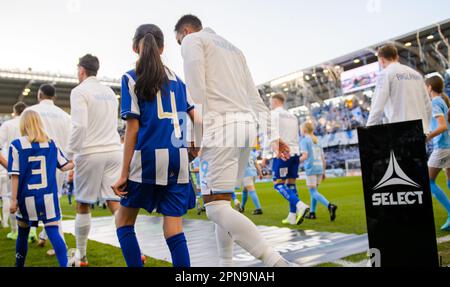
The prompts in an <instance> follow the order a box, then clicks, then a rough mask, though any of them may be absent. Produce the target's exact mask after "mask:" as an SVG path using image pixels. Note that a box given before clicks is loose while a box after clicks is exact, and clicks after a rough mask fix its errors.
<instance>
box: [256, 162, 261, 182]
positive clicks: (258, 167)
mask: <svg viewBox="0 0 450 287" xmlns="http://www.w3.org/2000/svg"><path fill="white" fill-rule="evenodd" d="M255 167H256V171H257V172H258V177H259V179H262V178H263V173H262V167H261V165H260V164H259V163H258V161H257V160H255Z"/></svg>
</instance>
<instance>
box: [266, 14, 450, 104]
mask: <svg viewBox="0 0 450 287" xmlns="http://www.w3.org/2000/svg"><path fill="white" fill-rule="evenodd" d="M449 38H450V19H447V20H445V21H443V22H440V23H437V24H434V25H431V26H428V27H425V28H422V29H419V30H417V31H414V32H411V33H408V34H405V35H402V36H400V37H397V38H394V39H390V40H386V41H384V42H382V43H378V44H375V45H372V46H370V47H367V48H364V49H361V50H358V51H356V52H353V53H350V54H347V55H344V56H342V57H339V58H336V59H333V60H330V61H327V62H324V63H321V64H318V65H316V66H313V67H309V68H305V69H303V70H300V71H297V72H295V73H292V74H289V75H286V76H283V77H280V78H277V79H274V80H272V81H270V82H267V83H264V84H262V85H260V86H258V89H259V92H260V94H261V95H262V96H263V98H264V100H265V101H267V100H268V97H269V96H270V95H271V94H273V93H275V92H284V93H285V94H286V95H287V98H288V101H287V105H288V108H293V107H299V106H304V105H308V104H310V103H313V102H321V101H324V100H326V99H330V98H335V97H339V96H342V95H343V93H342V89H341V82H340V75H341V73H342V72H343V71H348V70H351V69H354V68H358V67H361V66H364V65H366V64H371V63H374V62H376V61H377V56H376V51H377V48H378V47H380V46H382V45H383V44H386V43H393V44H395V45H396V46H397V48H398V50H399V54H400V61H401V62H402V63H404V64H407V65H409V66H411V67H413V68H414V69H416V70H418V71H419V72H420V73H422V74H423V75H427V74H429V73H432V72H439V73H443V72H444V71H445V70H446V69H449V68H450V66H449V62H450V48H449Z"/></svg>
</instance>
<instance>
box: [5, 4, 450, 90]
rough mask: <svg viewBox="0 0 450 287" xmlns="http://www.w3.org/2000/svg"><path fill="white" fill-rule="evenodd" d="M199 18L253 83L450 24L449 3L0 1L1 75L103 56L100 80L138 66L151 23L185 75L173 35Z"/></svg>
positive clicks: (60, 68) (65, 67) (72, 66)
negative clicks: (226, 43)
mask: <svg viewBox="0 0 450 287" xmlns="http://www.w3.org/2000/svg"><path fill="white" fill-rule="evenodd" d="M186 13H193V14H196V15H197V16H199V17H200V18H201V19H202V21H203V23H204V26H208V27H211V28H213V29H214V30H216V32H217V33H219V34H221V35H222V36H224V37H226V38H228V39H229V40H230V41H232V42H233V43H234V44H235V45H236V46H238V47H239V48H240V49H242V50H243V51H244V53H245V54H246V56H247V60H248V63H249V66H250V69H251V71H252V73H253V76H254V78H255V82H256V83H262V82H265V81H268V80H271V79H273V78H276V77H279V76H282V75H285V74H288V73H290V72H294V71H296V70H299V69H301V68H304V67H308V66H311V65H314V64H318V63H320V62H323V61H325V60H329V59H331V58H334V57H337V56H341V55H343V54H346V53H349V52H352V51H354V50H357V49H360V48H364V47H366V46H369V45H372V44H375V43H377V42H380V41H383V40H386V39H389V38H392V37H396V36H398V35H401V34H404V33H407V32H411V31H414V30H415V29H418V28H421V27H424V26H428V25H431V24H433V23H435V22H439V21H442V20H445V19H447V18H450V1H448V0H428V1H423V0H409V1H408V0H342V1H336V0H315V1H310V0H278V1H277V0H260V1H257V0H227V1H225V0H221V1H218V0H209V1H208V0H191V1H183V0H165V1H154V0H127V1H115V0H109V1H108V0H39V1H36V0H15V1H1V2H0V31H1V33H0V35H1V37H0V51H1V53H0V69H4V68H20V69H26V68H28V67H31V68H33V70H36V71H49V72H60V73H65V74H74V73H75V70H76V63H77V59H78V57H79V56H81V55H83V54H85V53H87V52H90V53H93V54H95V55H97V56H99V58H100V61H101V71H100V76H108V77H111V78H120V76H121V75H122V74H123V72H125V71H127V70H128V69H130V68H131V67H132V66H133V63H134V61H135V59H136V56H135V55H134V54H133V52H132V50H131V39H132V37H133V33H134V30H135V29H136V27H137V26H138V25H140V24H144V23H154V24H157V25H159V26H160V27H161V29H162V30H163V31H164V33H165V36H166V41H165V42H166V50H165V53H164V60H165V62H166V64H167V65H168V66H170V67H171V68H172V69H174V70H175V71H176V72H177V73H179V74H180V75H181V76H183V71H182V60H181V56H180V48H179V46H178V44H177V43H176V41H175V39H174V34H173V27H174V25H175V23H176V21H177V20H178V18H179V17H180V16H181V15H183V14H186Z"/></svg>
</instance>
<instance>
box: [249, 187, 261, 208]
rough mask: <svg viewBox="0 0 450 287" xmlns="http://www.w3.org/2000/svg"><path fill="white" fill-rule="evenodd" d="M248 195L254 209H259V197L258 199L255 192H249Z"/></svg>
mask: <svg viewBox="0 0 450 287" xmlns="http://www.w3.org/2000/svg"><path fill="white" fill-rule="evenodd" d="M249 194H250V197H251V199H252V201H253V204H254V205H255V208H256V209H261V203H260V202H259V197H258V194H257V193H256V191H254V190H252V191H249Z"/></svg>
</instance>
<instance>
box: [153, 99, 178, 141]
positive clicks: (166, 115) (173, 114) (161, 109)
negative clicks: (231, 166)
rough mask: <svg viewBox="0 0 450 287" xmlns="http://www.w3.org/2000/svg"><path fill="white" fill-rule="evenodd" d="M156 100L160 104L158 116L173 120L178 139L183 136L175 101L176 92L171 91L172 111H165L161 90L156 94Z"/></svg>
mask: <svg viewBox="0 0 450 287" xmlns="http://www.w3.org/2000/svg"><path fill="white" fill-rule="evenodd" d="M156 100H157V104H158V118H159V119H160V120H162V119H169V120H172V123H173V128H174V130H175V137H176V138H177V139H180V138H181V128H180V121H179V120H178V111H177V103H176V102H175V93H174V92H172V91H170V105H171V107H172V112H171V113H169V112H165V111H164V107H163V105H162V99H161V92H158V94H157V95H156Z"/></svg>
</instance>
